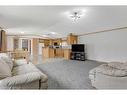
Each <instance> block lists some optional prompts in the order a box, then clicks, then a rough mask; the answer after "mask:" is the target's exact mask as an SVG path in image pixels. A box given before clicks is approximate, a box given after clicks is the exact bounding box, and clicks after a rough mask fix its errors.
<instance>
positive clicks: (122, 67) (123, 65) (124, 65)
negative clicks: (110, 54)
mask: <svg viewBox="0 0 127 95" xmlns="http://www.w3.org/2000/svg"><path fill="white" fill-rule="evenodd" d="M108 66H111V67H113V68H116V69H120V70H126V71H127V63H122V62H110V63H108Z"/></svg>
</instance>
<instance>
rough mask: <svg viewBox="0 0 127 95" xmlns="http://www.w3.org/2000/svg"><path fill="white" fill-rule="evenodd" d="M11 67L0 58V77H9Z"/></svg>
mask: <svg viewBox="0 0 127 95" xmlns="http://www.w3.org/2000/svg"><path fill="white" fill-rule="evenodd" d="M11 75H12V74H11V69H10V67H9V65H8V64H6V63H5V61H4V60H2V59H0V79H3V78H6V77H11Z"/></svg>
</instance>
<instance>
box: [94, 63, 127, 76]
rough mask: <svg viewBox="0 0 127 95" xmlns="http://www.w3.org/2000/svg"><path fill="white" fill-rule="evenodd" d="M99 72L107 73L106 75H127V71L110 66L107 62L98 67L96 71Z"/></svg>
mask: <svg viewBox="0 0 127 95" xmlns="http://www.w3.org/2000/svg"><path fill="white" fill-rule="evenodd" d="M97 72H99V73H102V74H105V75H110V76H115V77H123V76H127V71H125V70H119V69H116V68H113V67H111V66H108V65H107V64H103V65H100V66H99V67H97V68H96V73H97Z"/></svg>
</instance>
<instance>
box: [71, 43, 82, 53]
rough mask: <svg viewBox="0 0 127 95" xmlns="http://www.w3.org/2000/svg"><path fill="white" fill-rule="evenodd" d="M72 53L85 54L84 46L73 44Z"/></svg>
mask: <svg viewBox="0 0 127 95" xmlns="http://www.w3.org/2000/svg"><path fill="white" fill-rule="evenodd" d="M72 52H84V44H72Z"/></svg>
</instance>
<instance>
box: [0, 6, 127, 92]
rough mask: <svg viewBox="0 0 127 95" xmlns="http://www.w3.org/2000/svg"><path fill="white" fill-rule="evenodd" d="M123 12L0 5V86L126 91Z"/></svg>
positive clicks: (119, 8)
mask: <svg viewBox="0 0 127 95" xmlns="http://www.w3.org/2000/svg"><path fill="white" fill-rule="evenodd" d="M126 10H127V7H126V6H0V15H1V16H0V21H1V22H0V24H1V26H0V30H1V33H0V34H1V35H0V37H1V40H0V51H1V53H0V61H1V63H2V64H0V65H1V67H2V66H3V67H2V68H3V69H1V71H0V73H1V74H5V75H2V76H1V77H0V81H1V84H0V88H1V89H56V90H57V89H90V90H91V89H92V90H93V89H94V90H96V89H127V85H126V84H125V82H126V75H127V73H126V72H127V51H126V48H127V45H126V40H127V37H126V35H127V32H126V31H127V26H126V25H127V21H126V17H127V12H126ZM5 54H7V55H8V57H7V55H5ZM3 63H7V64H8V65H9V67H8V69H9V68H11V69H9V70H8V72H7V69H5V68H6V65H5V64H4V65H3ZM10 64H13V65H11V66H10ZM5 84H6V85H5Z"/></svg>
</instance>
